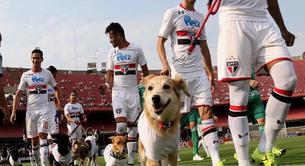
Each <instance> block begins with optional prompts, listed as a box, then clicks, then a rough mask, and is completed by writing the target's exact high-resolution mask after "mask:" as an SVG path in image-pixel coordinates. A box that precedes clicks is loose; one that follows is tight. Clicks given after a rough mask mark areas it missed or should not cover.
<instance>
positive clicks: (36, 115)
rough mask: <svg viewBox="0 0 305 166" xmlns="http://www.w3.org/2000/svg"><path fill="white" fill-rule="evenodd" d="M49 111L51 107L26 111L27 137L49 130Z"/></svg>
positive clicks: (33, 136)
mask: <svg viewBox="0 0 305 166" xmlns="http://www.w3.org/2000/svg"><path fill="white" fill-rule="evenodd" d="M48 111H49V109H40V110H35V111H33V110H31V111H26V114H25V123H26V135H27V138H35V137H37V136H38V134H39V133H47V132H48V128H49V124H48V121H49V120H48Z"/></svg>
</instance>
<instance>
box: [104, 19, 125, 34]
mask: <svg viewBox="0 0 305 166" xmlns="http://www.w3.org/2000/svg"><path fill="white" fill-rule="evenodd" d="M111 31H112V33H113V34H117V33H118V34H120V35H121V36H122V37H124V38H125V32H124V29H123V27H122V26H121V25H120V24H119V23H117V22H112V23H110V24H109V25H108V26H107V28H106V30H105V34H107V33H110V32H111Z"/></svg>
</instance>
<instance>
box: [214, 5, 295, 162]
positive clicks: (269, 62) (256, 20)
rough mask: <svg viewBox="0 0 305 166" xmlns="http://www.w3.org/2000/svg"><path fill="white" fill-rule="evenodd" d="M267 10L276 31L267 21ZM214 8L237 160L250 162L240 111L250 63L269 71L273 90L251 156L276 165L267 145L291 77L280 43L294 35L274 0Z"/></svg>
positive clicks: (284, 107)
mask: <svg viewBox="0 0 305 166" xmlns="http://www.w3.org/2000/svg"><path fill="white" fill-rule="evenodd" d="M267 10H268V11H269V13H270V14H271V16H272V17H273V19H274V21H275V22H276V24H277V25H278V27H279V29H280V32H281V33H279V32H278V31H277V29H276V28H275V26H273V24H272V22H271V21H270V20H269V19H268V17H267ZM219 11H220V13H219V16H220V17H219V22H220V28H219V40H218V56H217V57H218V60H217V63H218V77H219V78H218V79H219V80H220V81H225V82H229V93H230V110H229V117H228V121H229V127H230V131H231V133H232V138H233V142H234V147H235V151H236V153H237V155H238V164H239V165H243V166H244V165H250V163H249V152H248V151H249V138H248V137H249V127H248V119H247V113H246V110H247V103H248V94H249V79H250V78H251V70H252V67H253V66H254V68H255V70H256V72H257V74H270V75H271V77H272V79H273V81H274V88H273V91H272V93H271V95H270V97H269V100H268V103H267V106H266V117H265V134H264V136H265V139H261V140H260V143H259V146H258V149H256V150H255V151H254V153H253V155H252V157H253V156H255V159H256V160H264V164H265V165H277V162H276V159H275V156H274V154H273V153H272V148H273V144H274V141H275V139H276V137H277V135H278V132H279V131H280V129H281V128H282V125H283V123H284V122H285V119H286V116H287V113H288V110H289V108H290V103H291V96H292V93H293V90H294V88H295V85H296V79H297V78H296V74H295V71H294V68H293V63H292V62H291V59H290V54H289V52H288V49H287V47H286V44H287V46H292V45H293V43H294V39H295V36H294V35H293V34H291V33H290V32H289V31H288V30H287V28H286V26H285V24H284V21H283V18H282V15H281V12H280V9H279V5H278V2H277V0H226V1H222V3H221V6H220V9H219ZM285 42H286V44H285Z"/></svg>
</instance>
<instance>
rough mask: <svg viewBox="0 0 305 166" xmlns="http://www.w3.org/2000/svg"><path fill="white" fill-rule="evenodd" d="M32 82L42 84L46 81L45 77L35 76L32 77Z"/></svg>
mask: <svg viewBox="0 0 305 166" xmlns="http://www.w3.org/2000/svg"><path fill="white" fill-rule="evenodd" d="M32 81H33V82H34V83H41V82H43V81H44V78H43V77H39V76H33V77H32Z"/></svg>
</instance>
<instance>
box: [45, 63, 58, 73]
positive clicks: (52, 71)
mask: <svg viewBox="0 0 305 166" xmlns="http://www.w3.org/2000/svg"><path fill="white" fill-rule="evenodd" d="M47 70H49V71H50V72H51V73H52V74H53V75H54V74H56V73H57V69H56V68H55V67H54V66H52V65H51V66H49V67H48V68H47Z"/></svg>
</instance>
